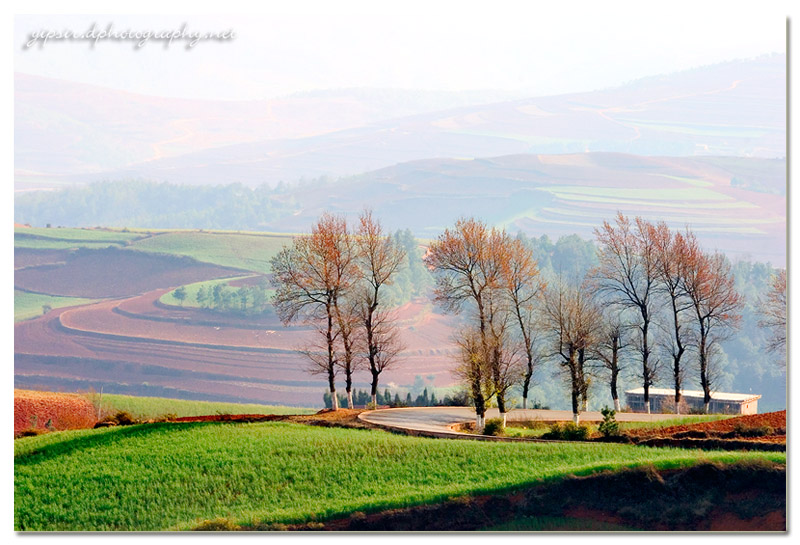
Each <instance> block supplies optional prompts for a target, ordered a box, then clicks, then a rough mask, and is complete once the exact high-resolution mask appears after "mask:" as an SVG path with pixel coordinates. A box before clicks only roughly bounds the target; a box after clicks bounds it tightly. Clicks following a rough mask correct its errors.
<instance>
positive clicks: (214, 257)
mask: <svg viewBox="0 0 800 545" xmlns="http://www.w3.org/2000/svg"><path fill="white" fill-rule="evenodd" d="M291 240H292V237H291V235H277V234H267V233H261V234H254V233H253V234H244V233H223V232H200V231H171V232H168V233H162V234H159V235H156V236H152V237H149V238H144V239H141V240H137V241H136V242H134V243H133V244H132V245H131V247H132V248H135V249H137V250H141V251H145V252H158V253H165V254H174V255H184V256H189V257H192V258H194V259H196V260H198V261H203V262H206V263H213V264H216V265H222V266H225V267H235V268H238V269H243V270H246V271H253V272H257V273H267V272H269V271H270V264H269V260H270V259H271V258H272V257H273V256H274V255H275V254H277V253H278V251H279V250H280V249H281V248H282V247H283V245H284V244H289V243H291Z"/></svg>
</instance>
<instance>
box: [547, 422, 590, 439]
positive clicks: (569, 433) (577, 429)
mask: <svg viewBox="0 0 800 545" xmlns="http://www.w3.org/2000/svg"><path fill="white" fill-rule="evenodd" d="M587 437H589V426H576V425H575V423H574V422H568V423H566V424H559V423H558V422H556V423H554V424H553V425H552V426H550V431H548V432H547V433H545V434H544V435H542V439H554V440H559V441H585V440H586V438H587Z"/></svg>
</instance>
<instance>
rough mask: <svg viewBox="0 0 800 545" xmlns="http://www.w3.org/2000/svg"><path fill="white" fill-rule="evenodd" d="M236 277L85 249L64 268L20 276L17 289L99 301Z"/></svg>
mask: <svg viewBox="0 0 800 545" xmlns="http://www.w3.org/2000/svg"><path fill="white" fill-rule="evenodd" d="M237 274H241V271H238V270H236V269H231V268H227V267H218V266H216V265H208V264H205V263H200V262H197V261H194V260H192V259H190V258H185V257H175V256H166V255H158V254H149V253H145V252H139V251H134V250H121V249H117V248H107V249H104V250H89V249H85V248H81V249H78V250H76V251H73V252H70V253H69V254H68V256H67V258H66V262H65V263H61V264H51V265H40V266H37V267H28V268H25V269H18V270H16V271H15V272H14V286H15V287H18V288H21V289H24V290H28V291H35V292H39V293H48V294H51V295H68V296H73V297H88V298H95V299H100V298H107V297H125V296H131V295H136V294H139V293H143V292H145V291H149V290H152V289H155V288H166V287H174V286H180V285H183V284H190V283H192V282H199V281H202V280H211V279H214V278H222V277H226V276H234V275H237Z"/></svg>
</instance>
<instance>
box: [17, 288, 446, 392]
mask: <svg viewBox="0 0 800 545" xmlns="http://www.w3.org/2000/svg"><path fill="white" fill-rule="evenodd" d="M163 292H164V290H158V291H155V292H151V293H148V294H145V295H144V296H141V297H134V298H130V299H126V300H123V301H121V302H120V301H116V302H114V301H111V302H104V303H100V304H95V305H91V306H84V307H73V308H67V309H57V310H54V311H51V312H50V313H48V314H47V315H46V316H43V317H41V318H37V319H35V320H30V321H26V322H20V323H18V324H15V327H14V342H15V365H14V367H15V380H16V382H17V386H18V387H25V388H31V389H37V388H38V389H52V388H65V389H72V390H74V389H87V388H95V389H99V388H100V387H101V386H103V385H105V386H106V387H107V390H108V387H111V386H112V385H114V386H115V390H116V391H119V392H121V393H131V394H138V395H168V396H178V397H181V396H183V397H191V398H195V399H196V398H198V397H199V398H201V399H236V400H238V401H248V402H259V403H272V404H288V405H306V406H308V405H310V406H315V405H316V406H319V405H320V404H321V401H322V393H323V391H324V390H325V389H326V384H325V382H324V380H323V379H322V377H320V376H315V375H311V374H310V373H308V371H307V369H308V362H307V360H306V359H305V358H304V357H303V356H301V355H300V354H298V353H297V352H296V351H295V349H296V348H297V347H299V346H302V345H303V344H304V342H305V340H306V339H307V338H308V337H307V336H308V335H309V331H308V329H307V328H303V327H291V328H284V327H283V325H282V324H280V322H278V320H277V318H275V317H274V316H273V317H272V318H271V320H272V321H271V322H269V321H267V322H265V323H262V324H258V325H259V326H263V327H264V329H254V328H253V324H252V323H251V322H248V321H247V320H246V319H245V320H244V321H243V322H239V323H237V322H236V319H232V318H230V317H226V316H222V317H221V316H220V315H219V314H217V313H213V312H210V311H207V310H206V311H203V310H196V309H195V310H191V309H180V308H177V309H176V308H173V307H168V308H161V307H158V306H156V304H155V301H156V300H157V299H158V297H159V296H160V294H162V293H163ZM115 305H118V306H119V308H120V310H123V312H124V313H125V314H121V313H119V312H115V311H114V307H115ZM427 311H428V307H427V305H426V304H425V303H411V304H408V305H405V306H404V307H403V308H402V309H399V311H398V316H399V320H400V323H401V325H402V326H403V332H402V333H401V334H402V335H404V338H405V340H406V341H407V346H408V348H407V350H406V351H405V352H404V353H403V356H402V365H398V367H397V368H396V369H390V370H387V371H385V372H384V374H383V375H382V376H381V384H382V385H385V386H388V387H392V384H402V385H406V384H411V383H413V381H414V378H415V377H416V376H417V375H421V376H424V377H428V376H431V375H432V376H433V377H434V383H435V384H436V385H437V386H447V385H450V384H452V383H453V381H454V380H453V377H452V376H451V374H450V370H451V368H452V361H451V359H450V357H449V356H448V355H447V350H446V349H443V348H441V345H440V344H439V343H438V340H439V339H442V338H445V339H446V338H448V337H449V335H450V331H452V329H451V327H450V326H449V325H448V324H447V323H446V318H445V317H444V316H442V315H433V317H431V316H430V315H429V313H428V312H427ZM213 319H216V320H218V321H217V322H216V323H219V324H220V325H218V326H211V325H193V324H192V322H196V321H205V322H206V323H213V322H209V321H210V320H213ZM62 320H63V323H64V325H66V326H67V327H64V325H62ZM187 321H188V322H190V323H187ZM421 324H424V327H419V326H420V325H421ZM245 325H246V326H248V327H245ZM67 328H70V329H67ZM217 328H219V329H217ZM270 331H271V332H270ZM265 339H266V340H265ZM368 381H369V376H368V375H367V374H366V373H360V374H358V375H356V381H355V384H354V387H355V388H359V389H366V388H367V387H368Z"/></svg>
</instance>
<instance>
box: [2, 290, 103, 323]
mask: <svg viewBox="0 0 800 545" xmlns="http://www.w3.org/2000/svg"><path fill="white" fill-rule="evenodd" d="M96 301H99V299H83V298H80V297H56V296H55V295H47V294H44V293H29V292H26V291H20V290H14V321H15V322H20V321H22V320H28V319H30V318H35V317H37V316H41V315H42V305H50V307H51V308H61V307H70V306H73V305H86V304H89V303H94V302H96Z"/></svg>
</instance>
